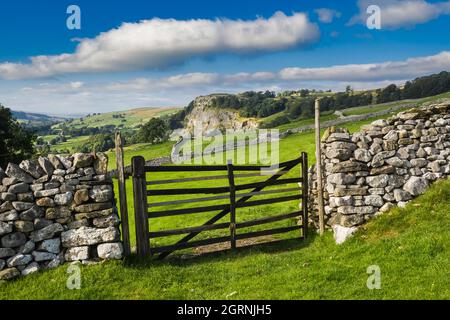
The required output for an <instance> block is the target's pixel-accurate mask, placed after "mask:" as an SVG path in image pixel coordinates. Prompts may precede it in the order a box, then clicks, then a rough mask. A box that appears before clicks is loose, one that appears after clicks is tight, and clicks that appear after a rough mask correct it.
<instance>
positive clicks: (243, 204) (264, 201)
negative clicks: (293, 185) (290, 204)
mask: <svg viewBox="0 0 450 320" xmlns="http://www.w3.org/2000/svg"><path fill="white" fill-rule="evenodd" d="M301 197H302V195H301V194H296V195H293V196H285V197H278V198H272V199H262V200H254V201H248V202H241V203H236V208H245V207H253V206H260V205H263V204H271V203H279V202H286V201H292V200H296V199H301Z"/></svg>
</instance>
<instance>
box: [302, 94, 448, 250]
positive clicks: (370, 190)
mask: <svg viewBox="0 0 450 320" xmlns="http://www.w3.org/2000/svg"><path fill="white" fill-rule="evenodd" d="M322 165H323V172H324V177H323V185H324V186H325V190H324V197H325V214H326V222H327V225H328V226H329V227H332V226H336V225H339V226H341V227H344V228H354V227H357V226H359V225H361V224H363V223H364V222H366V221H367V220H369V219H370V218H372V217H373V216H375V215H377V214H380V213H383V212H386V211H388V210H389V209H390V208H392V207H394V206H396V205H397V206H405V205H406V203H407V202H408V201H410V200H411V199H413V198H414V197H416V196H418V195H420V194H422V193H424V192H425V191H426V189H427V188H428V186H429V185H430V184H431V183H432V182H433V181H435V180H436V179H440V178H446V177H448V176H449V175H450V101H447V102H444V103H441V104H437V105H430V106H427V107H422V108H416V109H411V110H408V111H405V112H401V113H399V114H398V115H396V116H393V117H391V118H389V119H387V120H384V119H381V120H376V121H374V122H372V123H371V124H370V125H367V126H364V127H363V128H362V131H360V132H356V133H354V134H350V133H349V132H348V131H347V130H345V129H339V128H334V127H331V128H329V129H327V131H326V132H325V135H324V136H323V138H322ZM316 178H317V177H316V174H315V168H314V167H312V168H310V179H311V181H312V183H311V184H310V186H311V190H310V194H311V197H310V198H311V200H312V203H311V204H310V208H311V210H312V212H311V217H312V218H313V221H314V223H316V224H317V221H318V219H317V216H316V212H317V210H316V205H317V203H316V202H315V199H316V194H317V190H316V188H317V181H316ZM333 228H334V229H335V230H339V232H340V234H346V233H348V234H350V233H352V232H353V229H351V230H350V229H349V230H344V231H343V229H342V228H338V227H333ZM350 231H352V232H350ZM340 241H342V237H340Z"/></svg>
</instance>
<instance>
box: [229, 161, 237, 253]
mask: <svg viewBox="0 0 450 320" xmlns="http://www.w3.org/2000/svg"><path fill="white" fill-rule="evenodd" d="M227 171H228V182H229V185H230V243H231V249H236V187H235V184H234V173H233V163H232V161H231V160H228V163H227Z"/></svg>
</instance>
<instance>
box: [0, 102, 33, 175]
mask: <svg viewBox="0 0 450 320" xmlns="http://www.w3.org/2000/svg"><path fill="white" fill-rule="evenodd" d="M35 140H36V136H35V134H34V133H33V132H31V131H29V130H27V129H25V128H23V127H22V126H21V125H20V124H19V123H18V122H17V121H16V120H15V119H14V118H13V117H12V114H11V110H10V109H8V108H5V107H4V106H2V105H1V104H0V166H1V167H3V168H4V167H5V166H6V165H7V164H8V162H14V163H19V162H20V161H22V160H24V159H27V158H31V157H32V155H33V153H34V141H35Z"/></svg>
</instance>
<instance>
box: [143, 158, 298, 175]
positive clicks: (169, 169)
mask: <svg viewBox="0 0 450 320" xmlns="http://www.w3.org/2000/svg"><path fill="white" fill-rule="evenodd" d="M301 161H302V158H301V157H300V158H297V159H294V160H290V161H286V162H282V163H279V164H278V167H274V166H268V165H255V166H233V169H234V170H235V171H258V170H263V171H264V170H265V169H267V170H276V169H278V168H284V167H289V166H292V167H293V166H295V165H297V164H299V163H300V162H301ZM226 170H227V166H226V165H175V166H157V167H156V166H145V171H146V172H180V171H200V172H203V171H226Z"/></svg>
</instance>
